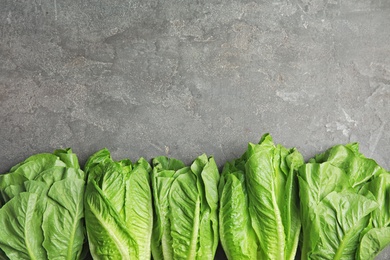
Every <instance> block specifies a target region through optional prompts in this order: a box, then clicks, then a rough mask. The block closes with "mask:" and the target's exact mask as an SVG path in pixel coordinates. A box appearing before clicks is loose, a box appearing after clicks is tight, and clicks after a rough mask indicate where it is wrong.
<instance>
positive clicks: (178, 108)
mask: <svg viewBox="0 0 390 260" xmlns="http://www.w3.org/2000/svg"><path fill="white" fill-rule="evenodd" d="M389 42H390V1H384V0H383V1H366V0H357V1H356V0H343V1H341V0H299V1H296V0H292V1H217V0H209V1H174V0H166V1H149V0H143V1H141V0H139V1H132V0H130V1H120V0H93V1H92V0H82V1H81V0H73V1H71V0H67V1H65V0H50V1H49V0H25V1H14V0H0V172H6V171H7V170H8V169H9V168H10V167H11V166H13V165H14V164H16V163H18V162H20V161H22V160H24V159H25V158H26V157H28V156H30V155H32V154H35V153H39V152H52V151H53V150H54V149H58V148H65V147H72V149H73V151H74V152H75V153H77V154H78V155H79V158H80V161H81V162H82V163H84V162H85V160H86V159H87V158H88V156H89V155H91V154H92V153H94V152H95V151H97V150H99V149H101V148H103V147H107V148H108V149H110V150H111V152H112V155H113V157H114V159H122V158H130V159H132V160H136V159H137V158H139V157H140V156H143V157H145V158H147V159H151V158H153V157H155V156H157V155H168V156H172V157H176V158H179V159H182V160H184V161H185V162H186V163H190V162H191V161H192V160H193V159H195V157H197V156H198V155H199V154H201V153H203V152H205V153H207V154H209V155H214V156H215V158H216V161H217V163H218V165H219V166H222V165H223V163H224V162H226V161H227V160H231V159H233V158H236V157H238V156H240V155H241V154H242V153H243V152H244V151H245V149H246V146H247V143H248V142H258V141H259V139H260V137H261V135H262V134H263V133H266V132H269V133H270V134H271V135H272V136H273V137H274V141H275V142H276V143H281V144H283V145H285V146H287V147H297V148H298V149H299V150H300V151H301V152H302V154H303V155H304V156H305V158H306V159H308V158H310V157H311V156H313V155H314V154H316V153H319V152H323V151H324V150H325V149H327V148H329V147H331V146H332V145H334V144H338V143H342V144H345V143H348V142H359V143H360V146H361V151H362V152H363V153H364V154H365V155H366V156H368V157H372V158H374V159H375V160H377V162H379V163H380V164H381V165H382V166H384V167H385V168H387V169H389V168H390V162H389V158H390V132H389V129H390V124H389V116H390V104H389V101H390V44H389ZM389 258H390V250H387V252H384V253H383V254H382V255H381V256H380V257H378V259H389Z"/></svg>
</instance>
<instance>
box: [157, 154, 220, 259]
mask: <svg viewBox="0 0 390 260" xmlns="http://www.w3.org/2000/svg"><path fill="white" fill-rule="evenodd" d="M153 166H154V168H153V173H152V185H153V195H154V206H155V212H156V217H155V222H154V229H153V238H152V254H153V259H155V260H160V259H214V255H215V251H216V249H217V246H218V216H217V208H218V190H217V188H218V181H219V172H218V168H217V165H216V164H215V161H214V159H213V158H212V157H209V158H208V157H207V156H206V155H205V154H203V155H201V156H199V157H198V158H197V159H196V160H195V161H194V162H193V163H192V165H191V166H190V167H185V165H184V164H183V163H182V162H181V161H179V160H176V159H169V158H167V157H164V156H161V157H157V158H155V159H154V160H153Z"/></svg>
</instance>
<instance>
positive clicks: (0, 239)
mask: <svg viewBox="0 0 390 260" xmlns="http://www.w3.org/2000/svg"><path fill="white" fill-rule="evenodd" d="M84 186H85V175H84V172H83V171H81V170H80V167H79V164H78V160H77V157H76V155H75V154H74V153H72V151H71V149H67V150H56V151H55V152H54V154H37V155H34V156H31V157H29V158H28V159H27V160H25V161H24V162H22V163H20V164H18V165H15V166H14V167H12V168H11V170H10V172H9V173H7V174H4V175H0V198H1V199H0V200H1V203H2V204H3V206H2V208H1V209H0V227H1V232H0V248H1V250H2V251H3V252H4V253H5V254H6V255H7V257H8V258H10V259H79V258H80V256H81V252H82V246H83V242H84V232H85V231H84V227H83V217H84V207H83V195H84ZM0 258H1V256H0Z"/></svg>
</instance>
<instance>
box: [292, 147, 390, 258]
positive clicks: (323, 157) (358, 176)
mask: <svg viewBox="0 0 390 260" xmlns="http://www.w3.org/2000/svg"><path fill="white" fill-rule="evenodd" d="M299 188H300V193H299V194H300V200H301V215H302V228H303V243H302V259H362V260H363V259H373V258H374V257H375V256H376V255H377V254H378V253H379V252H380V251H381V250H382V249H383V248H385V247H386V246H387V245H388V244H389V242H390V239H389V224H390V222H389V221H390V218H389V214H390V211H389V205H387V204H388V198H389V195H390V178H389V174H388V172H386V171H385V170H384V169H383V168H381V167H380V166H379V165H378V164H377V163H376V162H375V161H374V160H372V159H369V158H365V157H364V156H363V155H362V154H361V153H359V147H358V145H357V144H355V143H354V144H348V145H345V146H344V145H337V146H334V147H332V148H331V149H329V150H328V151H326V152H325V153H323V154H320V155H317V156H316V157H315V158H313V159H311V160H310V162H309V163H308V164H306V165H305V166H304V167H302V168H301V169H300V170H299ZM386 198H387V199H386Z"/></svg>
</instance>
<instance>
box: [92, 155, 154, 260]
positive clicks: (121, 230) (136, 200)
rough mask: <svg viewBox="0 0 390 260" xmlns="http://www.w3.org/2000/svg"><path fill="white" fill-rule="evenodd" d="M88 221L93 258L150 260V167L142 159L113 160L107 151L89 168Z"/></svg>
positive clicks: (95, 158)
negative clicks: (134, 161)
mask: <svg viewBox="0 0 390 260" xmlns="http://www.w3.org/2000/svg"><path fill="white" fill-rule="evenodd" d="M85 171H86V173H87V174H88V183H87V188H86V191H85V222H86V227H87V234H88V241H89V247H90V251H91V255H92V257H93V258H94V259H142V260H143V259H150V257H151V252H150V243H151V235H152V227H153V209H152V191H151V188H150V176H149V173H150V171H151V167H150V165H149V163H148V162H147V161H145V160H144V159H143V158H141V159H139V160H138V161H137V162H136V163H135V164H132V163H131V161H130V160H121V161H118V162H116V161H113V160H112V158H111V156H110V152H109V151H108V150H107V149H103V150H100V151H99V152H97V153H95V154H94V155H92V156H91V157H90V158H89V159H88V161H87V163H86V165H85Z"/></svg>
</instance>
